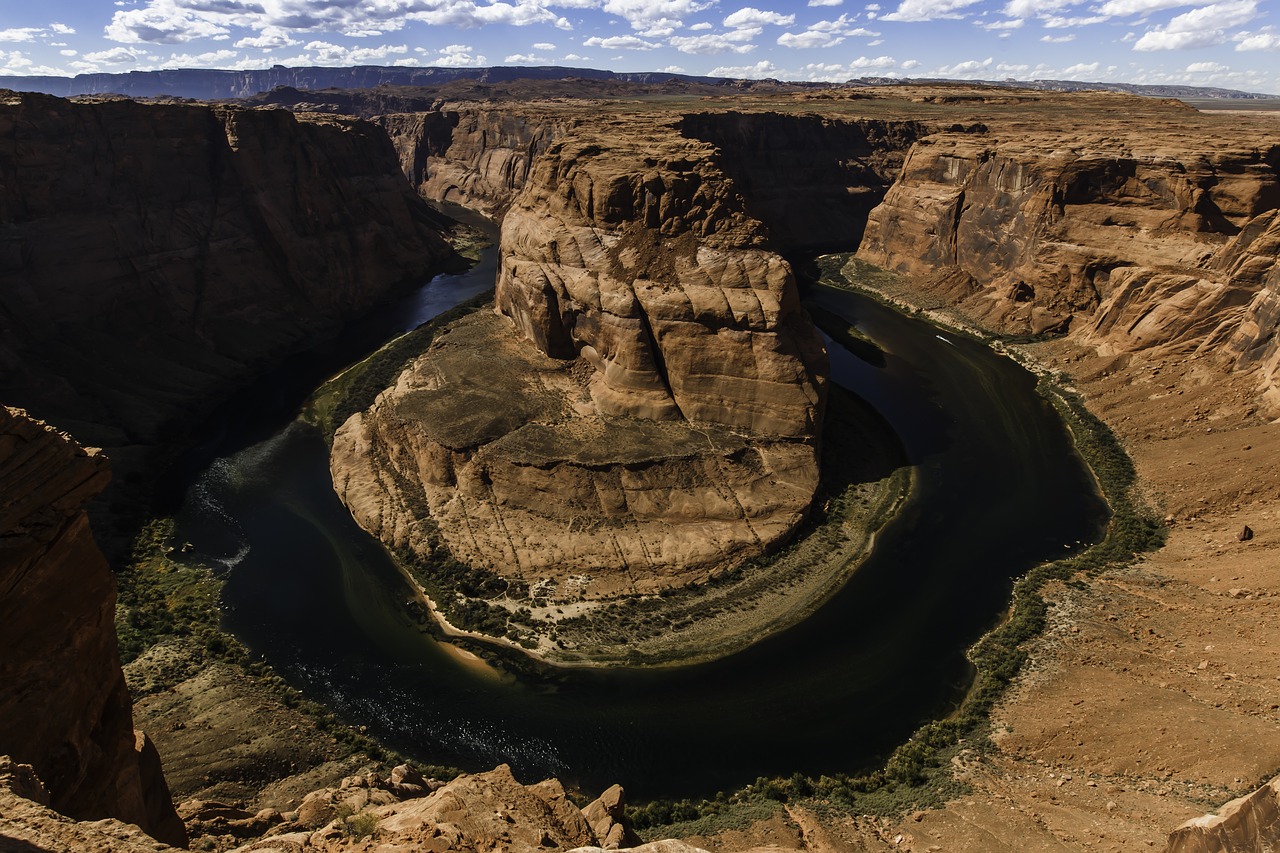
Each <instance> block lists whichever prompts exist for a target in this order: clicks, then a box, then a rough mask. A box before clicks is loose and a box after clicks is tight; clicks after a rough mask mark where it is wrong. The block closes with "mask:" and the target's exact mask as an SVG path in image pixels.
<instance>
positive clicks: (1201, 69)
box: [1187, 62, 1231, 74]
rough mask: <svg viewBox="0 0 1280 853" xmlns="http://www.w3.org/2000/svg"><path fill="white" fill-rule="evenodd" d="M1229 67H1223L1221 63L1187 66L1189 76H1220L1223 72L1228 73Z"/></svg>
mask: <svg viewBox="0 0 1280 853" xmlns="http://www.w3.org/2000/svg"><path fill="white" fill-rule="evenodd" d="M1230 70H1231V66H1229V65H1223V64H1222V63H1221V62H1193V63H1191V64H1190V65H1188V66H1187V73H1189V74H1221V73H1222V72H1223V71H1230Z"/></svg>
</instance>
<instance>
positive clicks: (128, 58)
mask: <svg viewBox="0 0 1280 853" xmlns="http://www.w3.org/2000/svg"><path fill="white" fill-rule="evenodd" d="M144 55H145V54H143V52H142V51H140V50H135V49H133V48H129V47H113V48H110V49H109V50H98V51H93V52H91V53H86V54H85V55H84V56H83V57H81V58H82V59H83V60H84V61H85V62H92V63H95V64H96V63H99V62H101V63H105V64H107V65H119V64H120V63H124V62H137V61H138V60H139V59H142V58H143V56H144Z"/></svg>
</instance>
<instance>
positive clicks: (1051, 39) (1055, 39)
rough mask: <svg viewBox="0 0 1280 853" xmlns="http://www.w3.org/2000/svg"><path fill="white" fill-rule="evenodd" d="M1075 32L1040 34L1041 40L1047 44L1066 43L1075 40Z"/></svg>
mask: <svg viewBox="0 0 1280 853" xmlns="http://www.w3.org/2000/svg"><path fill="white" fill-rule="evenodd" d="M1075 40H1076V34H1075V33H1067V34H1066V35H1064V36H1040V41H1042V42H1044V43H1045V44H1066V43H1067V42H1069V41H1075Z"/></svg>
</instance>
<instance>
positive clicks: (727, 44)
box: [668, 27, 761, 56]
mask: <svg viewBox="0 0 1280 853" xmlns="http://www.w3.org/2000/svg"><path fill="white" fill-rule="evenodd" d="M760 32H761V30H760V28H759V27H752V28H750V29H743V30H733V31H731V32H727V33H707V34H706V35H701V36H675V37H674V38H672V39H671V40H670V41H669V42H668V44H670V45H671V46H672V47H674V48H675V49H676V50H678V51H680V52H681V53H693V54H698V55H700V56H716V55H718V54H721V53H750V52H751V51H753V50H755V49H756V46H755V45H754V44H747V43H746V42H748V41H750V40H751V39H753V38H755V37H756V36H758V35H760Z"/></svg>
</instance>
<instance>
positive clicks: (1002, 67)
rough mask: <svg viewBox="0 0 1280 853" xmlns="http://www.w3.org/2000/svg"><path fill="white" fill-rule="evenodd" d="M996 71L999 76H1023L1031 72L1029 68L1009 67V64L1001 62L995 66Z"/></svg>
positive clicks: (1027, 66)
mask: <svg viewBox="0 0 1280 853" xmlns="http://www.w3.org/2000/svg"><path fill="white" fill-rule="evenodd" d="M996 70H997V71H999V72H1000V73H1001V74H1023V73H1025V72H1027V71H1029V70H1031V66H1030V65H1023V64H1016V65H1010V64H1009V63H1006V62H1001V63H999V64H998V65H996Z"/></svg>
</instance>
